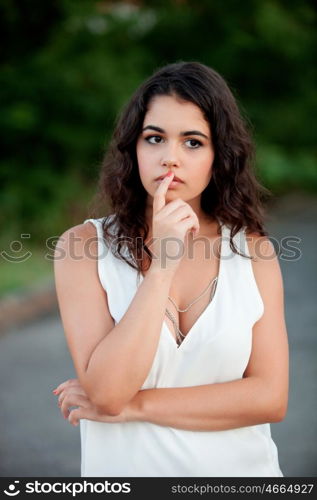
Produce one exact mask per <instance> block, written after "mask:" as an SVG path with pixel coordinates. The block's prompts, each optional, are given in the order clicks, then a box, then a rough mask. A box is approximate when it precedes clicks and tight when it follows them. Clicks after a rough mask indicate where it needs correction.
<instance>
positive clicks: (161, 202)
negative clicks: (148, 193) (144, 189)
mask: <svg viewBox="0 0 317 500" xmlns="http://www.w3.org/2000/svg"><path fill="white" fill-rule="evenodd" d="M173 177H174V173H172V174H170V175H167V176H166V177H164V179H163V180H162V182H161V183H160V184H159V186H158V188H157V189H156V191H155V193H154V197H153V215H154V214H156V213H157V212H159V211H160V210H161V209H162V208H163V207H164V206H165V202H166V200H165V196H166V193H167V189H168V186H169V184H170V182H171V180H172V179H173Z"/></svg>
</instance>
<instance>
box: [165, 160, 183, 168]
mask: <svg viewBox="0 0 317 500" xmlns="http://www.w3.org/2000/svg"><path fill="white" fill-rule="evenodd" d="M161 165H162V167H167V168H170V167H177V166H178V165H179V163H178V160H162V161H161Z"/></svg>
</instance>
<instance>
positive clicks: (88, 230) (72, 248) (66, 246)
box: [54, 222, 98, 260]
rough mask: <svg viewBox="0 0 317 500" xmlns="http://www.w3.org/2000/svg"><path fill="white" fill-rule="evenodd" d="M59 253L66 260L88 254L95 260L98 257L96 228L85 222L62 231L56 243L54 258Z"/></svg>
mask: <svg viewBox="0 0 317 500" xmlns="http://www.w3.org/2000/svg"><path fill="white" fill-rule="evenodd" d="M61 253H62V254H63V255H64V256H65V257H66V258H68V257H74V258H75V259H76V258H77V257H84V256H85V255H86V254H87V253H88V254H89V256H90V257H91V258H92V259H93V260H95V259H96V258H97V256H98V241H97V230H96V227H95V226H94V225H93V224H92V223H91V222H87V223H83V224H78V225H76V226H72V227H70V228H69V229H67V230H66V231H64V233H63V234H61V236H60V237H59V239H58V241H57V244H56V247H55V256H54V258H55V259H56V258H58V256H59V255H60V254H61Z"/></svg>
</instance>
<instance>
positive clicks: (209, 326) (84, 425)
mask: <svg viewBox="0 0 317 500" xmlns="http://www.w3.org/2000/svg"><path fill="white" fill-rule="evenodd" d="M88 221H91V222H92V223H93V224H94V225H95V226H96V228H97V232H98V248H99V259H98V273H99V279H100V282H101V284H102V286H103V288H104V289H105V290H106V292H107V297H108V304H109V310H110V313H111V315H112V317H113V318H114V320H115V323H118V322H119V321H120V320H121V318H122V316H123V315H124V314H125V312H126V310H127V309H128V307H129V304H130V302H131V300H132V298H133V296H134V294H135V293H136V291H137V288H138V286H139V284H140V283H141V282H142V280H143V277H142V276H140V279H139V280H138V279H137V271H136V270H134V269H133V268H131V267H130V266H129V265H128V264H127V263H125V262H123V261H120V260H119V259H118V258H116V257H115V256H114V255H113V253H112V252H111V250H110V248H109V247H108V246H107V245H106V244H105V240H104V239H103V236H102V226H101V224H102V221H103V218H100V219H87V220H85V221H84V222H88ZM229 234H230V230H229V227H227V226H225V225H222V244H221V260H220V269H219V278H218V284H217V288H216V292H215V295H214V298H213V300H212V301H211V302H210V304H209V305H208V306H207V308H206V309H205V310H204V312H203V313H202V314H201V316H200V317H199V318H198V320H197V321H196V323H195V324H194V325H193V327H192V328H191V330H190V332H189V333H188V334H187V336H186V338H185V339H184V341H183V342H182V344H181V345H180V347H178V346H177V344H176V341H175V339H174V338H173V337H172V333H171V332H170V330H169V328H168V327H167V324H166V323H165V322H164V323H163V325H162V330H161V336H160V341H159V345H158V349H157V352H156V355H155V358H154V361H153V364H152V367H151V370H150V372H149V374H148V377H147V379H146V380H145V382H144V385H143V386H142V389H148V388H155V387H185V386H195V385H202V384H212V383H217V382H227V381H232V380H236V379H241V378H242V376H243V372H244V370H245V368H246V366H247V364H248V360H249V357H250V353H251V343H252V326H253V325H254V323H255V322H256V321H257V320H258V319H259V318H260V317H261V316H262V314H263V310H264V305H263V301H262V298H261V295H260V293H259V290H258V287H257V284H256V281H255V278H254V274H253V270H252V264H251V261H250V259H247V258H245V257H242V256H239V255H237V254H235V253H233V252H232V251H231V249H230V246H229ZM234 241H235V243H236V246H237V248H239V249H240V250H241V251H242V253H245V254H247V255H249V252H248V246H247V244H246V240H245V232H244V230H241V231H240V232H239V233H238V234H237V235H236V236H235V238H234ZM211 278H212V276H211ZM144 334H145V335H146V332H144ZM80 431H81V452H82V461H81V475H82V477H87V476H89V477H93V476H95V477H96V476H102V477H104V476H116V477H118V476H125V477H145V476H152V477H163V476H170V477H182V476H190V477H193V476H200V477H224V476H229V477H238V476H242V477H251V476H255V477H261V476H268V477H280V476H283V474H282V472H281V470H280V468H279V464H278V454H277V448H276V445H275V443H274V442H273V440H272V438H271V432H270V424H269V423H267V424H262V425H253V426H249V427H241V428H237V429H232V430H225V431H188V430H181V429H175V428H172V427H167V426H160V425H156V424H152V423H149V422H128V423H112V424H110V423H101V422H93V421H89V420H81V421H80Z"/></svg>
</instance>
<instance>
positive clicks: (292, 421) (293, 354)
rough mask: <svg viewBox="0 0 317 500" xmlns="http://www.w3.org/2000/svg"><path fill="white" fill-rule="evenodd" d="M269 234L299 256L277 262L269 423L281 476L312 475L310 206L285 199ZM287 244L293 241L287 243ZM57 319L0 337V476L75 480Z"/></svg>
mask: <svg viewBox="0 0 317 500" xmlns="http://www.w3.org/2000/svg"><path fill="white" fill-rule="evenodd" d="M273 213H274V216H272V219H271V220H270V223H269V228H270V234H271V236H274V237H275V238H277V240H278V241H280V239H281V238H282V237H285V236H296V237H299V238H301V242H300V244H297V247H299V248H300V250H301V251H302V257H301V258H300V259H298V260H296V261H294V260H293V261H286V260H281V261H280V263H281V267H282V273H283V278H284V286H285V305H286V321H287V326H288V334H289V343H290V374H291V376H290V398H289V409H288V414H287V417H286V419H285V420H284V421H283V422H281V423H278V424H272V426H271V429H272V435H273V438H274V440H275V442H276V444H277V446H278V449H279V459H280V466H281V469H282V471H283V473H284V475H285V476H316V475H317V474H316V472H317V451H316V442H317V421H316V413H317V401H316V400H317V365H316V352H317V336H316V333H317V332H316V330H317V328H316V326H317V314H316V307H315V305H316V297H317V280H316V270H317V254H316V250H315V249H316V244H317V231H316V222H315V221H316V220H317V200H311V201H310V202H308V201H307V200H301V199H300V198H298V197H294V198H288V200H286V201H285V202H284V201H282V202H280V203H279V206H277V207H275V208H274V211H273ZM293 245H294V243H293ZM74 375H75V374H74V371H73V367H72V362H71V359H70V356H69V354H68V351H67V347H66V342H65V339H64V334H63V328H62V325H61V322H60V319H59V316H58V315H56V314H54V315H51V316H47V317H46V318H42V319H41V320H40V321H36V322H34V323H31V324H28V325H26V326H24V327H23V328H22V327H21V328H15V329H11V330H10V331H8V332H7V333H6V334H5V335H2V336H1V337H0V380H1V389H0V421H1V432H0V476H11V477H17V476H26V477H28V476H33V477H44V476H55V477H58V476H68V477H69V476H79V475H80V439H79V428H75V427H72V426H71V425H69V424H68V423H67V422H65V421H64V419H63V418H62V417H61V415H60V413H59V410H58V408H57V405H56V399H55V397H53V396H52V394H51V390H52V389H53V388H54V387H55V386H56V385H57V384H58V383H60V382H61V381H62V380H65V379H66V378H70V377H73V376H74Z"/></svg>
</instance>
